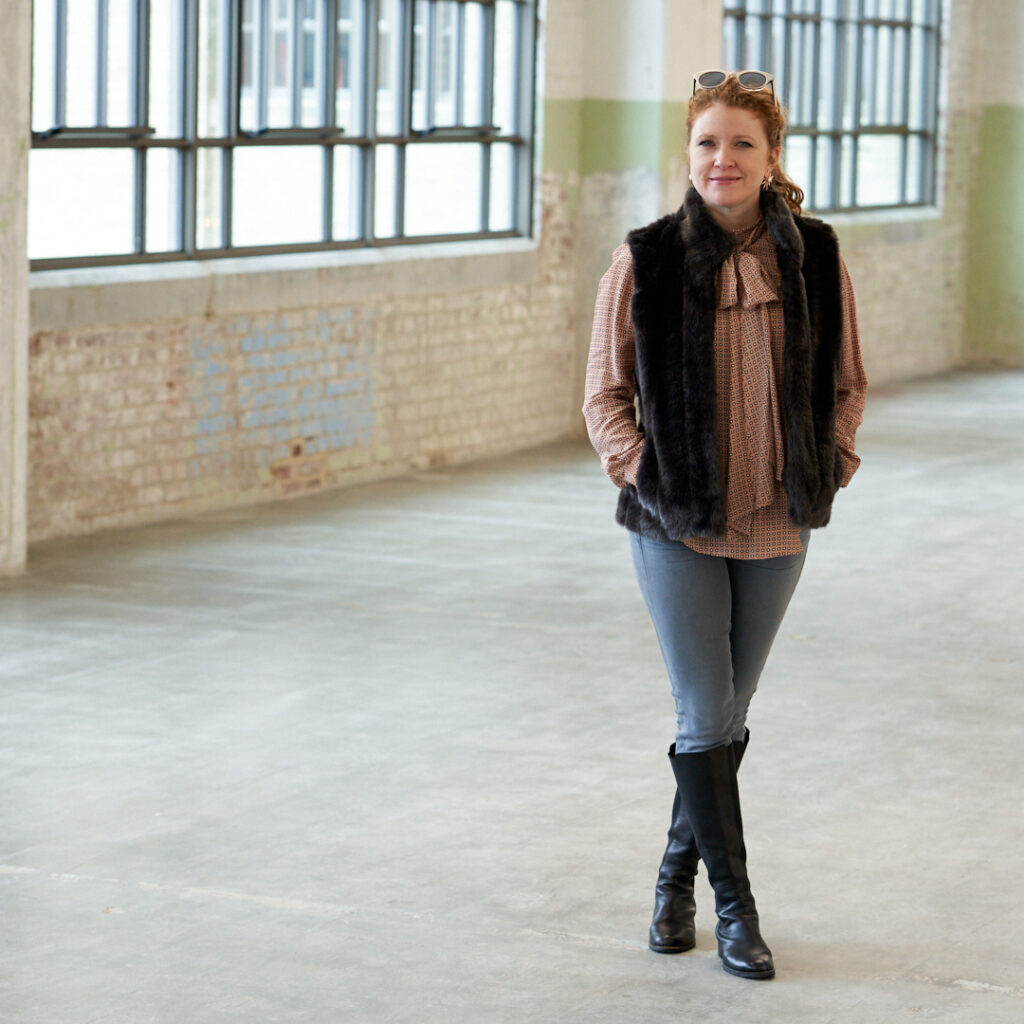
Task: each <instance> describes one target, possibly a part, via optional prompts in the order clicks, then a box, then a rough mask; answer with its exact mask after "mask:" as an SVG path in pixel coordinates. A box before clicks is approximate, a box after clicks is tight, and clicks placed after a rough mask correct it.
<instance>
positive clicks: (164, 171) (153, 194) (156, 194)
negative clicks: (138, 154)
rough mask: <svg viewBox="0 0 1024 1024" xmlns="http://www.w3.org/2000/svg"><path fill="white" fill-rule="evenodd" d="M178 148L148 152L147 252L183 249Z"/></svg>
mask: <svg viewBox="0 0 1024 1024" xmlns="http://www.w3.org/2000/svg"><path fill="white" fill-rule="evenodd" d="M180 163H181V158H180V156H179V154H178V152H177V150H173V149H151V150H149V151H148V152H147V154H146V251H147V252H170V251H171V250H173V249H180V248H181V231H180V227H179V225H180V222H181V215H180V212H179V211H180V210H181V195H180V185H179V182H180V180H181V178H180V175H179V171H178V168H179V166H180Z"/></svg>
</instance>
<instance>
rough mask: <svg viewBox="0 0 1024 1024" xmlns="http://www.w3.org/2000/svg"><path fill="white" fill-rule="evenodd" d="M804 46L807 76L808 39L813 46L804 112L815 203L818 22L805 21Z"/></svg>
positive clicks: (810, 193) (809, 179)
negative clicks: (807, 126) (808, 137)
mask: <svg viewBox="0 0 1024 1024" xmlns="http://www.w3.org/2000/svg"><path fill="white" fill-rule="evenodd" d="M803 25H804V30H803V44H804V48H805V55H804V59H803V60H801V61H800V66H801V69H802V73H803V74H804V75H806V74H807V60H806V47H807V44H808V39H810V45H811V52H810V58H811V81H810V82H809V83H807V82H804V83H801V84H802V85H805V86H806V85H810V89H809V90H808V89H804V90H802V91H803V94H804V99H805V100H807V103H808V104H809V106H810V109H809V110H805V111H804V118H805V122H806V123H807V124H809V125H811V127H812V131H811V140H810V141H811V145H810V166H809V167H808V168H807V195H808V196H809V197H810V199H811V203H812V204H813V202H814V197H815V195H816V194H817V191H818V142H819V136H818V50H819V48H820V46H821V33H820V25H819V24H818V22H817V21H814V22H810V21H805V22H804V23H803Z"/></svg>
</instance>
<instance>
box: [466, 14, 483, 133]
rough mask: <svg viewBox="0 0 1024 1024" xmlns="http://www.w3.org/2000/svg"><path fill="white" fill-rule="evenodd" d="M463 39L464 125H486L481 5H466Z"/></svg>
mask: <svg viewBox="0 0 1024 1024" xmlns="http://www.w3.org/2000/svg"><path fill="white" fill-rule="evenodd" d="M463 9H464V11H465V31H464V33H463V36H462V97H463V101H462V123H463V124H484V123H485V122H487V121H488V118H486V117H485V116H484V12H483V8H482V7H481V6H480V5H479V4H464V5H463Z"/></svg>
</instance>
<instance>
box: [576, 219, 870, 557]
mask: <svg viewBox="0 0 1024 1024" xmlns="http://www.w3.org/2000/svg"><path fill="white" fill-rule="evenodd" d="M736 241H737V245H736V248H735V249H734V250H733V252H732V254H731V255H730V256H729V257H728V258H727V259H726V260H725V262H724V263H723V264H722V266H721V268H720V270H719V271H718V276H717V279H716V284H717V291H718V315H717V316H716V318H715V339H714V353H715V378H716V388H717V410H718V412H717V416H716V424H717V430H718V444H719V453H720V458H721V466H722V472H723V474H724V478H725V511H726V533H725V534H724V535H723V536H721V537H692V538H687V539H686V540H685V541H684V542H683V543H685V544H687V545H688V546H689V547H691V548H693V549H694V550H695V551H700V552H702V553H703V554H707V555H719V556H724V557H727V558H775V557H777V556H780V555H791V554H796V553H797V552H799V551H802V550H803V543H802V540H801V531H800V528H799V527H797V526H794V525H793V523H792V522H791V521H790V519H789V515H788V512H787V499H786V493H785V491H784V490H783V487H782V465H783V452H784V448H783V441H782V420H781V415H780V406H779V394H778V388H779V385H778V382H779V381H780V380H781V379H782V350H783V340H784V328H783V318H782V302H781V300H780V298H779V296H780V289H781V276H780V274H779V268H778V264H777V262H776V259H775V243H774V242H773V240H772V238H771V236H770V235H769V234H768V232H767V231H766V230H765V226H764V221H763V220H761V221H759V222H758V223H757V224H756V225H754V227H752V228H750V229H749V230H748V231H745V232H740V233H738V234H737V235H736ZM841 275H842V282H841V287H842V306H843V338H842V352H841V364H840V375H839V390H838V397H837V402H836V444H837V446H838V449H839V457H840V459H841V460H842V464H843V476H842V481H841V485H842V486H843V487H845V486H846V485H847V484H848V483H849V482H850V478H851V477H852V476H853V474H854V473H855V472H856V470H857V466H858V465H859V464H860V459H859V458H858V457H857V455H856V453H855V452H854V436H855V434H856V432H857V427H858V426H860V422H861V418H862V416H863V413H864V395H865V391H866V389H867V378H866V377H865V376H864V365H863V363H862V361H861V353H860V338H859V336H858V334H857V311H856V307H855V305H854V298H853V287H852V285H851V284H850V276H849V274H848V273H847V270H846V264H845V263H842V262H841ZM632 297H633V260H632V255H631V253H630V251H629V247H628V246H627V245H620V246H619V247H618V248H617V249H616V250H615V253H614V255H613V256H612V265H611V268H610V269H609V270H608V271H607V273H606V274H605V275H604V277H603V278H602V279H601V284H600V286H599V288H598V292H597V304H596V308H595V310H594V328H593V333H592V335H591V342H590V358H589V360H588V362H587V380H586V391H585V398H584V404H583V415H584V418H585V419H586V421H587V430H588V432H589V434H590V439H591V441H592V442H593V445H594V448H595V449H596V450H597V452H598V454H599V455H600V456H601V466H602V468H603V469H604V471H605V473H606V474H607V475H608V476H609V477H610V478H611V480H612V482H613V483H615V484H616V485H617V486H619V487H622V486H623V485H624V484H627V483H629V484H632V483H635V482H636V474H637V469H638V467H639V465H640V454H641V452H642V451H643V446H644V438H643V435H642V434H641V433H640V432H639V431H638V429H637V423H636V411H635V405H634V397H635V390H636V382H635V379H634V376H633V364H634V360H635V348H634V339H633V322H632V318H631V315H630V304H631V301H632Z"/></svg>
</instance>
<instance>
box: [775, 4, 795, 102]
mask: <svg viewBox="0 0 1024 1024" xmlns="http://www.w3.org/2000/svg"><path fill="white" fill-rule="evenodd" d="M788 2H789V3H792V0H788ZM790 43H791V39H790V33H789V26H788V25H787V24H786V22H783V23H782V54H781V55H780V58H779V65H780V74H779V75H778V76H777V77H778V78H781V79H782V82H781V87H782V88H783V89H784V90H785V92H786V94H787V95H790V81H791V76H790V73H789V71H790V63H791V61H792V57H791V53H790V50H791V47H790ZM775 87H776V88H779V87H780V83H779V82H776V83H775Z"/></svg>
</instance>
